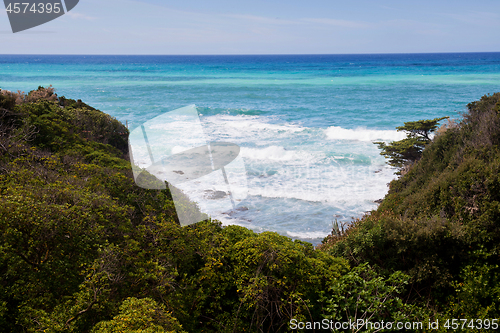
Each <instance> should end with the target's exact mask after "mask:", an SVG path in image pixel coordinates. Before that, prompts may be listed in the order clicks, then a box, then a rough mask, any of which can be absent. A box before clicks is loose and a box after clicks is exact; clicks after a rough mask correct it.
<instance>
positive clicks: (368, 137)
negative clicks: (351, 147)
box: [325, 126, 406, 141]
mask: <svg viewBox="0 0 500 333" xmlns="http://www.w3.org/2000/svg"><path fill="white" fill-rule="evenodd" d="M325 134H326V136H327V138H328V139H330V140H355V141H376V140H382V141H396V140H402V139H404V138H405V137H406V135H405V133H403V132H398V131H394V130H374V129H366V128H362V127H358V128H356V129H346V128H342V127H339V126H331V127H328V128H327V129H325Z"/></svg>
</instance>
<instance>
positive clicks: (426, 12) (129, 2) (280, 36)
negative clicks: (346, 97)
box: [0, 0, 500, 55]
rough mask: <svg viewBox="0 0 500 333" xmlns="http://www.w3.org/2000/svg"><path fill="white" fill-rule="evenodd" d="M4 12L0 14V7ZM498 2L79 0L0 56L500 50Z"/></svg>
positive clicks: (6, 40) (1, 30) (11, 41)
mask: <svg viewBox="0 0 500 333" xmlns="http://www.w3.org/2000/svg"><path fill="white" fill-rule="evenodd" d="M2 8H4V7H2ZM499 32H500V1H498V0H476V1H470V0H467V1H465V0H453V1H451V0H419V1H415V0H412V1H408V0H350V1H344V0H343V1H337V0H308V1H304V0H252V1H247V0H232V1H229V0H183V1H162V0H80V2H79V4H78V5H77V6H76V7H75V8H74V9H73V10H72V11H70V12H69V13H67V14H65V15H64V16H61V17H59V18H58V19H56V20H53V21H50V22H48V23H46V24H44V25H41V26H38V27H35V28H32V29H29V30H26V31H23V32H19V33H16V34H13V33H12V30H11V28H10V24H9V21H8V17H7V14H6V12H5V11H4V10H2V11H0V54H165V55H167V54H172V55H178V54H353V53H429V52H430V53H433V52H500V38H499Z"/></svg>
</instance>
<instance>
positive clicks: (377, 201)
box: [374, 199, 383, 204]
mask: <svg viewBox="0 0 500 333" xmlns="http://www.w3.org/2000/svg"><path fill="white" fill-rule="evenodd" d="M382 201H383V199H377V200H375V201H374V202H375V203H378V204H380V203H382Z"/></svg>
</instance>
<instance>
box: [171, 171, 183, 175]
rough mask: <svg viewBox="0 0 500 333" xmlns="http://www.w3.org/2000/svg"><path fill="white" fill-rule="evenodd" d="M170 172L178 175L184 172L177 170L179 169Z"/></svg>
mask: <svg viewBox="0 0 500 333" xmlns="http://www.w3.org/2000/svg"><path fill="white" fill-rule="evenodd" d="M172 172H175V173H178V174H179V175H183V174H184V172H183V171H180V170H179V171H177V170H174V171H172Z"/></svg>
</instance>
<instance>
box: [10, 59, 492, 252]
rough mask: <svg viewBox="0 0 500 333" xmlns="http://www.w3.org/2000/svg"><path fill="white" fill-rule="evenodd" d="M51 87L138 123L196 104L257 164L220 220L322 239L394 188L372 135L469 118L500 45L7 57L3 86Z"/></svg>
mask: <svg viewBox="0 0 500 333" xmlns="http://www.w3.org/2000/svg"><path fill="white" fill-rule="evenodd" d="M39 85H42V86H48V85H53V86H54V87H55V88H56V89H57V93H58V94H59V95H64V96H66V97H68V98H75V99H82V100H83V101H85V102H86V103H88V104H90V105H92V106H94V107H96V108H99V109H101V110H102V111H104V112H107V113H109V114H111V115H113V116H114V117H116V118H117V119H118V120H120V121H122V122H124V123H125V122H126V121H127V122H128V124H129V128H130V129H134V128H136V127H137V126H139V125H141V124H142V123H143V122H145V121H147V120H149V119H152V118H154V117H156V116H158V115H160V114H162V113H164V112H166V111H171V110H174V109H176V108H180V107H183V106H186V105H189V104H196V105H197V107H198V112H199V114H200V117H201V120H202V124H203V126H204V129H205V134H206V135H207V136H208V137H209V138H210V139H212V140H225V141H230V142H233V143H236V144H238V145H239V146H240V147H242V148H241V156H242V157H243V160H244V163H245V167H246V171H247V178H248V196H247V198H246V199H245V200H243V201H242V202H240V203H239V204H238V205H239V206H240V207H246V208H248V210H246V209H242V210H239V211H233V212H218V213H216V214H214V217H215V218H218V219H220V220H221V221H222V222H223V223H225V224H230V223H233V224H240V225H244V226H246V227H249V228H251V229H254V230H256V231H264V230H272V231H277V232H279V233H282V234H285V235H288V236H291V237H296V238H302V239H305V240H308V241H311V242H313V243H314V244H316V243H318V242H319V241H320V240H321V239H322V238H323V237H324V236H326V235H327V234H328V233H329V232H330V230H331V226H332V220H334V219H337V220H341V221H349V220H350V219H351V218H352V217H359V216H361V215H362V214H363V213H364V212H366V211H369V210H371V209H373V208H375V207H376V204H375V203H374V200H376V199H380V198H382V197H383V196H384V195H385V193H386V192H387V185H386V184H387V183H388V182H389V181H390V180H391V179H392V178H393V177H394V176H393V170H391V169H390V168H389V167H387V166H386V165H385V161H384V159H383V158H382V157H381V156H379V154H378V150H377V148H376V146H375V145H373V144H372V142H373V141H378V140H386V141H390V140H398V139H401V138H402V137H403V134H402V133H398V132H396V131H395V130H394V128H395V127H396V126H400V125H402V124H403V122H405V121H412V120H418V119H428V118H435V117H440V116H450V117H454V118H458V117H459V113H460V112H462V111H464V110H465V106H466V104H467V103H468V102H471V101H473V100H477V99H479V98H480V97H481V96H482V95H484V94H487V93H494V92H497V91H500V53H462V54H458V53H457V54H399V55H397V54H396V55H302V56H300V55H287V56H284V55H283V56H33V55H30V56H27V55H0V88H2V89H7V90H18V89H19V90H24V91H29V90H32V89H36V88H37V87H38V86H39ZM153 139H154V138H153ZM214 190H218V189H217V188H214ZM186 191H187V192H189V189H186Z"/></svg>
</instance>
